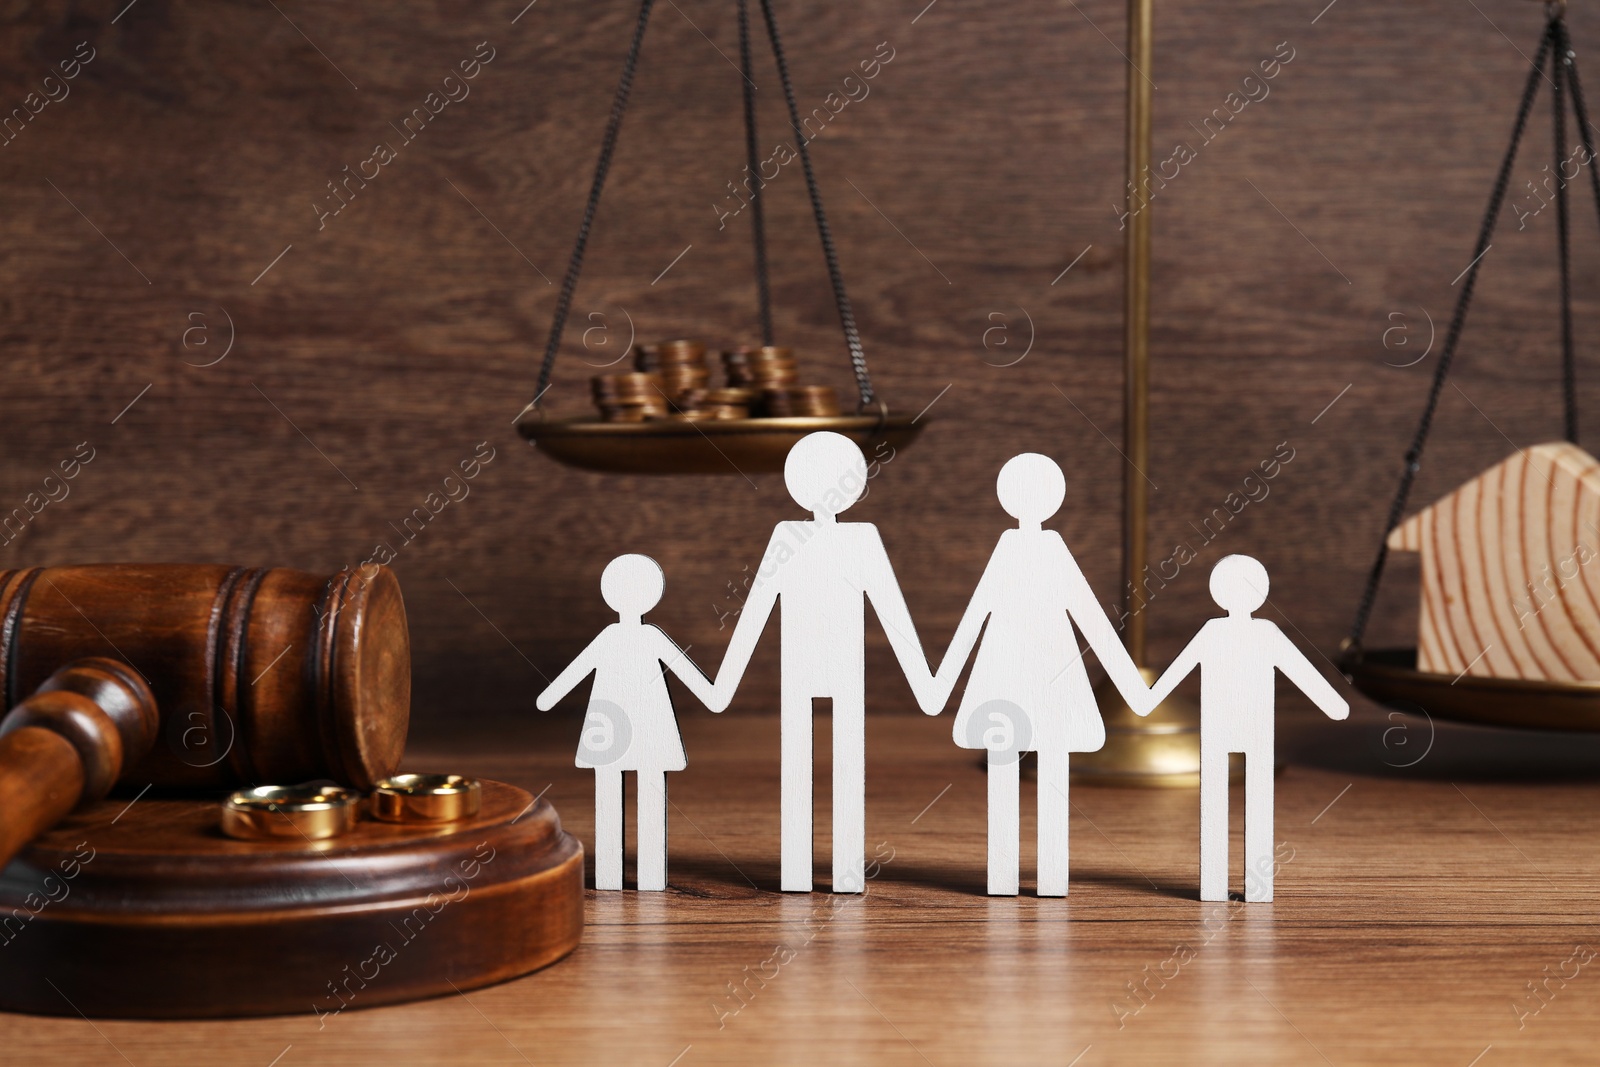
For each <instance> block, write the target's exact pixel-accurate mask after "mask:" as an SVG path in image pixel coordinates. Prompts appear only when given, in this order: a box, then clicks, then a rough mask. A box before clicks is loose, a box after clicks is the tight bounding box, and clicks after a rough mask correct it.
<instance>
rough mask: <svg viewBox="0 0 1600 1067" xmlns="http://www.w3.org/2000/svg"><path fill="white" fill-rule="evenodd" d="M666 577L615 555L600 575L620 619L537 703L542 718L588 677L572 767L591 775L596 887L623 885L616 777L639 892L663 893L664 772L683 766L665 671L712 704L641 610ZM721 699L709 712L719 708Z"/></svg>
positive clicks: (694, 671) (645, 560)
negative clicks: (628, 816)
mask: <svg viewBox="0 0 1600 1067" xmlns="http://www.w3.org/2000/svg"><path fill="white" fill-rule="evenodd" d="M665 584H666V576H665V575H664V574H662V571H661V565H660V564H658V563H657V562H656V561H655V560H653V559H651V558H650V557H649V556H640V555H627V556H618V557H617V558H616V559H614V560H612V561H611V562H610V563H609V564H607V565H606V569H605V572H604V573H603V574H601V576H600V595H601V597H602V598H603V599H604V600H605V602H606V605H607V606H608V607H609V608H611V610H612V611H615V612H616V613H617V621H616V622H614V623H612V624H611V625H610V626H607V627H606V628H605V629H604V630H602V631H600V635H599V636H598V637H596V638H595V639H594V640H593V641H591V642H589V645H588V647H587V648H585V649H584V650H583V651H582V652H580V653H578V656H577V658H576V659H574V660H573V661H572V662H571V663H570V664H568V665H567V667H566V669H565V670H563V671H562V672H561V673H560V674H559V675H557V676H556V680H555V681H553V682H551V683H550V684H549V686H547V687H546V688H545V690H544V692H542V693H540V694H539V696H538V698H537V700H536V701H535V703H536V704H537V705H538V708H539V710H540V711H549V710H550V709H551V708H552V707H554V706H555V703H556V701H558V700H560V699H561V698H562V697H564V696H566V695H567V694H568V693H570V692H571V691H572V690H573V689H575V688H576V687H577V686H578V684H579V683H580V682H582V681H583V680H584V679H585V678H587V677H588V676H589V675H590V674H593V675H594V687H593V688H592V689H591V690H590V691H589V707H588V710H587V711H586V712H585V713H584V718H583V734H582V735H581V739H580V741H579V744H578V758H577V765H578V766H579V767H592V768H593V769H594V887H595V888H596V889H621V888H622V773H623V772H624V771H633V772H634V777H635V779H636V782H635V785H636V786H637V789H638V801H639V803H638V813H639V849H638V851H639V856H638V870H639V875H638V877H639V888H640V890H654V891H660V890H663V889H666V888H667V772H668V771H681V770H683V769H684V767H686V766H688V760H686V759H685V758H684V754H683V738H682V737H681V736H680V735H679V733H678V720H677V716H676V715H675V714H674V712H673V709H672V694H671V692H669V691H668V689H667V679H666V672H667V671H671V672H672V673H673V674H676V675H677V676H678V677H679V678H680V679H681V680H682V681H683V684H684V685H685V686H687V687H688V689H689V691H690V692H691V693H693V694H694V695H695V696H696V697H698V698H699V699H700V701H701V703H703V704H705V705H706V706H707V707H711V706H712V704H711V699H712V695H713V691H712V686H711V682H710V680H709V679H707V678H706V677H705V676H704V675H703V674H701V673H700V670H699V668H697V667H696V666H695V665H694V663H693V661H691V660H690V659H689V657H688V656H686V655H684V653H683V650H682V649H680V648H679V647H678V646H677V645H676V644H675V643H674V642H673V640H672V638H670V637H668V636H667V635H666V634H665V633H663V632H662V631H661V630H659V629H657V628H656V627H655V626H652V625H651V624H649V623H647V622H645V621H644V613H645V612H647V611H649V610H650V609H651V608H653V607H655V606H656V605H657V604H658V603H660V601H661V593H662V590H663V589H664V588H665ZM725 706H726V702H724V703H723V704H721V705H717V706H716V707H715V708H714V709H713V710H717V711H720V710H722V708H723V707H725Z"/></svg>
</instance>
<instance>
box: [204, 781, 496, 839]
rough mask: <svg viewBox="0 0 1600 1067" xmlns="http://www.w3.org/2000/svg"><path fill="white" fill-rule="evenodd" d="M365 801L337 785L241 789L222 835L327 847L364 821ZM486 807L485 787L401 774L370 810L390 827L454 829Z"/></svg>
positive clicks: (381, 787) (227, 805)
mask: <svg viewBox="0 0 1600 1067" xmlns="http://www.w3.org/2000/svg"><path fill="white" fill-rule="evenodd" d="M363 799H364V798H363V796H362V794H361V793H359V792H357V791H356V790H354V789H346V788H344V787H343V786H337V785H264V786H258V787H256V788H255V789H241V790H240V791H239V792H237V793H234V794H233V795H232V796H230V797H228V799H227V800H226V801H224V802H223V805H222V832H223V833H225V834H227V835H228V836H229V837H237V838H242V839H245V840H261V839H264V838H289V839H291V840H293V839H303V840H306V841H322V840H326V839H327V838H330V837H338V836H340V835H341V834H347V833H349V832H350V831H351V830H354V829H355V827H356V822H357V821H358V820H359V818H360V816H361V807H362V804H361V802H362V800H363ZM482 803H483V785H482V784H481V783H480V782H479V781H478V779H476V778H467V777H464V776H462V775H459V774H397V775H395V776H394V777H393V778H385V779H383V780H382V781H381V782H379V783H378V784H377V785H375V786H374V787H373V789H372V795H371V801H370V803H369V804H368V805H367V810H368V812H369V814H371V816H372V817H373V818H375V819H378V820H381V821H383V822H390V823H410V824H414V825H415V824H429V823H448V822H459V821H460V820H462V819H470V818H471V817H472V816H474V815H476V814H477V813H478V809H479V807H480V806H481V805H482Z"/></svg>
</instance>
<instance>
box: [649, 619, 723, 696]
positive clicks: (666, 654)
mask: <svg viewBox="0 0 1600 1067" xmlns="http://www.w3.org/2000/svg"><path fill="white" fill-rule="evenodd" d="M652 629H655V631H656V637H657V638H658V641H657V644H656V656H657V658H658V659H660V660H661V665H662V666H663V667H665V668H666V669H667V670H669V671H671V672H672V673H673V674H676V675H677V676H678V678H679V680H680V681H682V682H683V684H684V685H685V686H686V687H687V688H688V690H689V692H691V693H693V694H694V696H695V699H696V700H698V701H700V703H702V704H704V705H705V706H706V707H708V708H712V710H713V711H716V710H719V709H717V708H714V707H712V704H713V703H714V702H715V700H716V687H715V686H714V685H712V684H711V679H709V678H707V677H706V676H705V675H704V674H702V673H701V671H700V668H699V667H697V666H695V663H694V660H692V659H690V658H689V654H688V653H687V652H685V651H684V650H683V649H681V648H679V647H678V643H677V642H676V641H674V640H673V639H672V638H670V637H668V636H667V635H666V634H665V633H664V632H662V631H661V630H660V629H656V628H655V627H652Z"/></svg>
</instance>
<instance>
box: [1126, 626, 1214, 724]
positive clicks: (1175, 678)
mask: <svg viewBox="0 0 1600 1067" xmlns="http://www.w3.org/2000/svg"><path fill="white" fill-rule="evenodd" d="M1210 625H1211V623H1209V622H1208V623H1206V625H1205V626H1202V627H1200V632H1199V633H1197V634H1195V635H1194V639H1193V640H1192V641H1190V642H1189V643H1188V644H1187V645H1185V646H1184V647H1183V651H1182V652H1179V653H1178V658H1177V659H1175V660H1173V661H1172V666H1170V667H1168V668H1167V669H1166V670H1165V671H1163V672H1162V674H1161V677H1160V678H1158V679H1156V684H1155V685H1153V686H1151V687H1150V706H1149V707H1148V708H1145V709H1143V710H1141V709H1139V708H1134V709H1133V710H1134V711H1137V712H1138V713H1139V714H1140V715H1148V714H1150V713H1151V712H1152V711H1154V710H1155V709H1156V705H1158V704H1160V703H1161V702H1162V701H1163V700H1165V699H1167V697H1169V696H1171V695H1172V691H1173V690H1174V689H1176V688H1177V686H1178V683H1179V682H1181V681H1183V680H1184V679H1185V678H1187V677H1189V673H1190V672H1191V671H1193V670H1194V669H1195V668H1196V667H1198V666H1200V660H1201V656H1202V648H1203V646H1204V645H1205V643H1206V628H1207V627H1209V626H1210Z"/></svg>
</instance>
